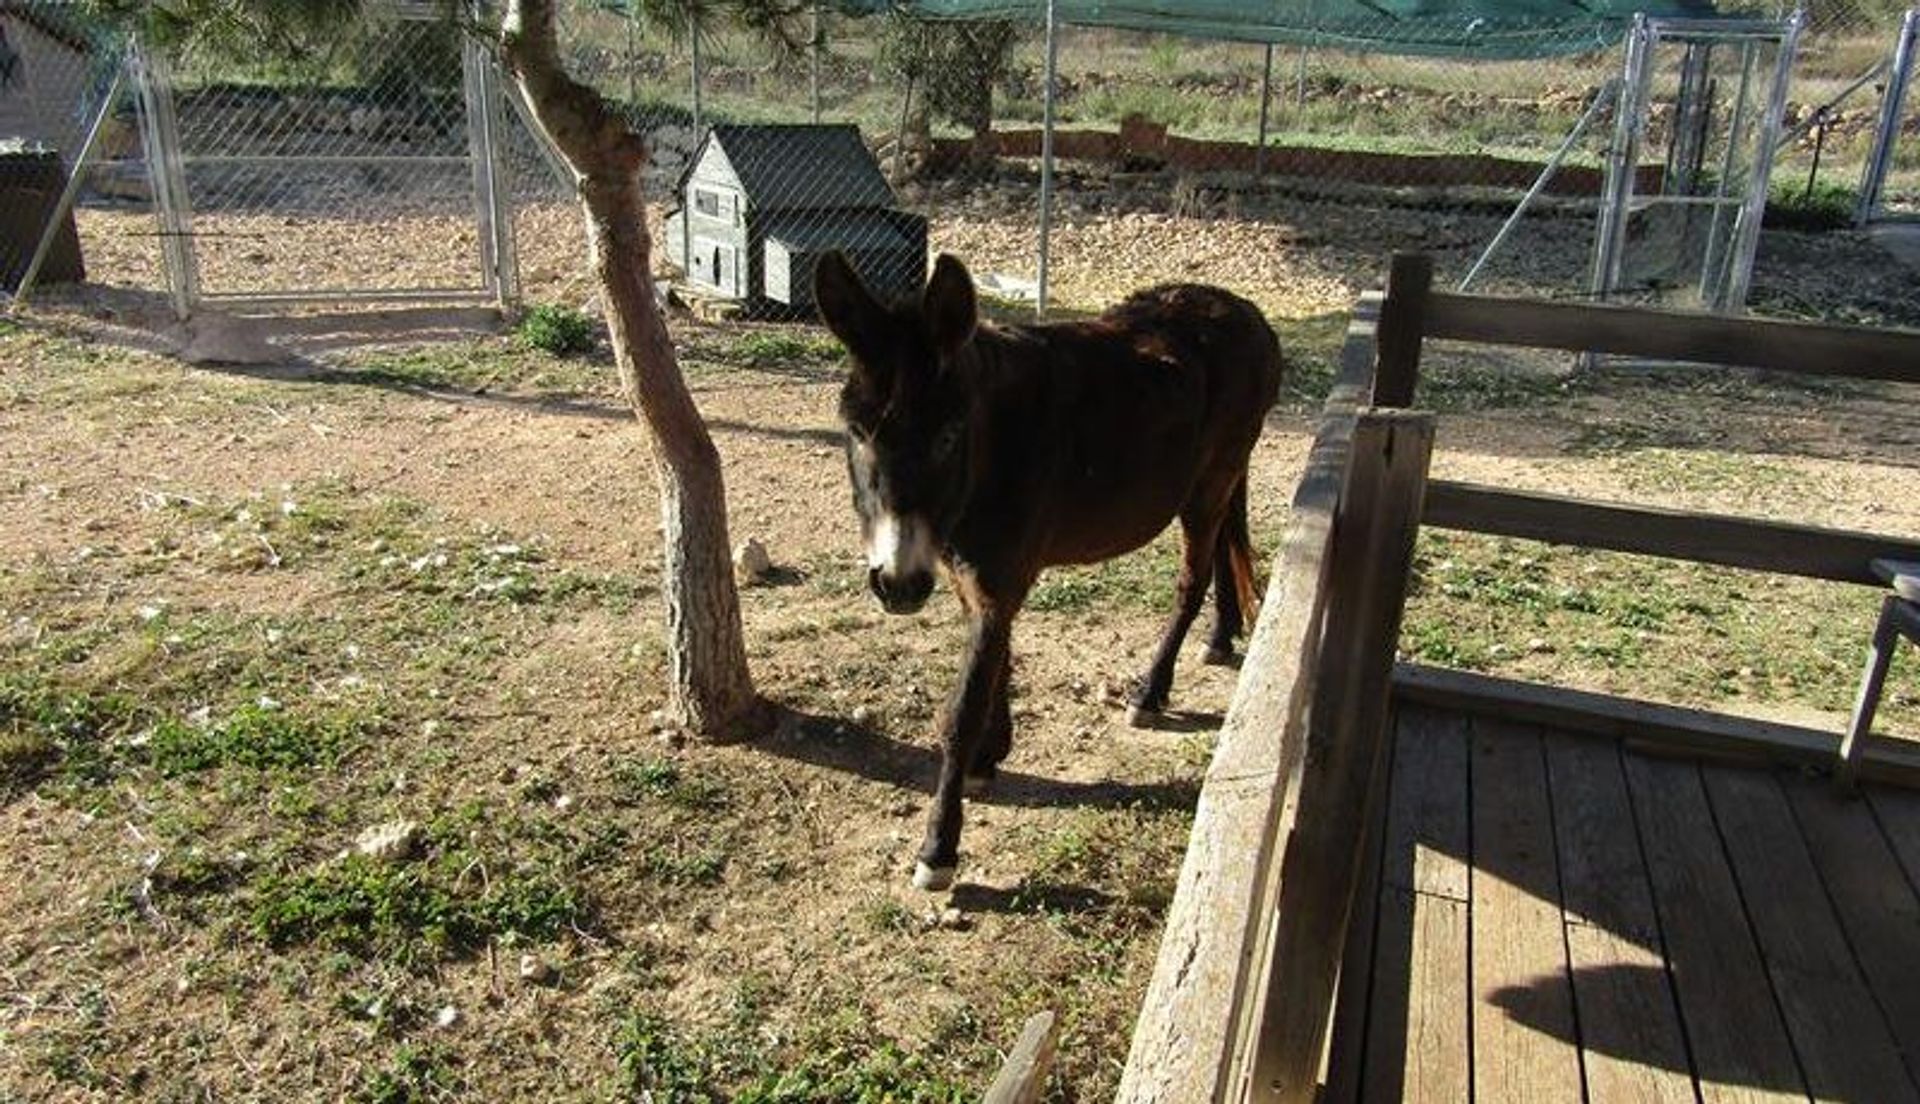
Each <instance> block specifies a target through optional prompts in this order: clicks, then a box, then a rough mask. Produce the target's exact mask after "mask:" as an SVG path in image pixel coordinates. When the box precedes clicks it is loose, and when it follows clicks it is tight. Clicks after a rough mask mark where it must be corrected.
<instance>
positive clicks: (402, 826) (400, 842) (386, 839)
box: [353, 820, 420, 862]
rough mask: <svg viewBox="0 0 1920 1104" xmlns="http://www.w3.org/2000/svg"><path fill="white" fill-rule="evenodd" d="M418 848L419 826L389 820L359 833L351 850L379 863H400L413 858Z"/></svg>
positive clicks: (407, 821) (405, 821) (411, 822)
mask: <svg viewBox="0 0 1920 1104" xmlns="http://www.w3.org/2000/svg"><path fill="white" fill-rule="evenodd" d="M419 847H420V825H419V824H417V823H415V822H414V821H411V820H390V821H388V822H387V823H385V824H376V825H374V826H373V827H371V828H369V829H367V830H366V831H364V832H362V833H360V837H359V838H358V839H356V840H354V841H353V849H354V850H355V851H358V852H359V853H360V854H362V855H365V856H367V857H368V858H370V859H375V860H378V861H380V862H402V861H405V860H406V859H409V858H411V857H413V853H414V852H415V851H416V850H418V849H419Z"/></svg>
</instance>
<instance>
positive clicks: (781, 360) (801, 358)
mask: <svg viewBox="0 0 1920 1104" xmlns="http://www.w3.org/2000/svg"><path fill="white" fill-rule="evenodd" d="M846 355H847V354H846V349H845V348H844V347H842V346H841V344H840V343H839V342H838V341H836V340H834V339H833V338H831V337H827V336H825V335H819V334H801V333H793V332H790V331H782V330H749V331H748V332H746V333H743V334H741V335H740V336H739V337H737V338H735V339H734V340H733V343H732V344H731V345H730V346H728V348H727V359H729V360H732V361H734V362H736V363H742V364H748V365H751V366H753V367H756V368H791V367H802V366H822V365H832V364H838V363H839V362H840V361H841V360H842V359H843V358H844V357H845V356H846Z"/></svg>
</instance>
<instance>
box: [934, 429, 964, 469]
mask: <svg viewBox="0 0 1920 1104" xmlns="http://www.w3.org/2000/svg"><path fill="white" fill-rule="evenodd" d="M962 428H964V427H963V426H961V425H960V423H958V422H955V423H954V424H953V425H950V426H948V427H946V428H945V429H942V430H941V431H940V436H938V437H935V438H934V439H933V457H934V459H936V460H944V459H946V457H947V455H948V454H949V453H951V452H952V451H953V449H954V446H955V445H958V444H959V443H960V431H961V429H962Z"/></svg>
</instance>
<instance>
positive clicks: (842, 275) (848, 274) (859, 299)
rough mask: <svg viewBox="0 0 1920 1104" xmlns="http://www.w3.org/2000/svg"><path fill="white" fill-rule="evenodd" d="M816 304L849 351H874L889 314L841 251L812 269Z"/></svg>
mask: <svg viewBox="0 0 1920 1104" xmlns="http://www.w3.org/2000/svg"><path fill="white" fill-rule="evenodd" d="M813 302H814V305H815V306H817V307H819V309H820V319H821V321H823V322H825V323H826V324H827V328H828V329H829V330H832V331H833V335H834V336H835V337H837V338H839V339H840V341H841V343H842V344H844V345H845V346H846V347H847V348H848V349H849V350H851V351H853V352H856V353H858V352H860V351H861V350H863V349H868V348H871V347H872V346H873V344H874V337H875V334H876V333H877V332H878V330H879V326H880V321H881V316H882V315H884V314H885V313H886V312H885V311H884V310H882V309H881V307H880V304H879V303H877V302H875V301H874V298H873V296H872V294H870V293H869V292H868V291H867V288H866V285H865V284H862V283H861V282H860V276H859V274H857V273H855V272H854V271H853V266H852V265H850V264H848V263H847V258H846V257H845V256H843V255H842V254H840V253H839V252H837V251H836V252H833V253H828V254H827V255H826V256H824V257H821V258H820V260H819V261H818V262H817V263H816V264H815V265H814V266H813Z"/></svg>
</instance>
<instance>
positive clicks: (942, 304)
mask: <svg viewBox="0 0 1920 1104" xmlns="http://www.w3.org/2000/svg"><path fill="white" fill-rule="evenodd" d="M921 306H922V310H923V312H924V313H925V314H926V318H927V331H928V333H929V335H930V336H931V337H932V338H933V343H934V345H935V346H936V347H937V348H939V350H940V351H941V352H943V353H951V352H955V351H956V350H958V349H959V348H960V347H961V346H962V345H965V344H966V343H967V342H969V341H971V340H973V330H974V327H975V326H976V325H978V324H979V321H980V305H979V302H978V301H977V300H976V299H975V298H974V294H973V277H972V275H970V274H969V273H968V272H967V266H966V265H963V264H961V263H960V261H959V260H958V259H957V258H955V257H953V256H952V255H950V254H946V253H942V254H940V259H939V260H937V261H935V262H934V263H933V275H932V276H931V277H929V278H928V280H927V293H926V296H925V298H923V299H922V300H921Z"/></svg>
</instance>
